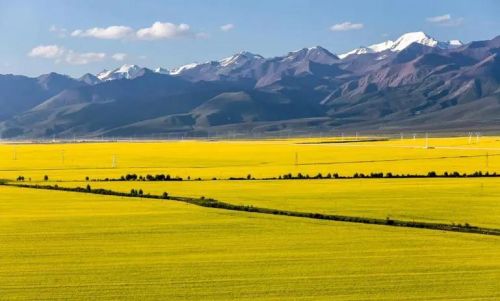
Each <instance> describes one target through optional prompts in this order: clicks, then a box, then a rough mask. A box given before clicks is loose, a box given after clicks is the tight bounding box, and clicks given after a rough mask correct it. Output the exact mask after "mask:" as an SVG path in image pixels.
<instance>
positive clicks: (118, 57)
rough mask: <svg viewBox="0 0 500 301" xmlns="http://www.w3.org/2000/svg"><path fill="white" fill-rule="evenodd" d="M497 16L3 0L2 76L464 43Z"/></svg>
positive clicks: (386, 5) (442, 6)
mask: <svg viewBox="0 0 500 301" xmlns="http://www.w3.org/2000/svg"><path fill="white" fill-rule="evenodd" d="M498 15H500V1H495V0H489V1H488V0H477V1H472V0H469V1H463V0H448V1H445V0H443V1H438V0H433V1H430V0H428V1H427V0H419V1H389V0H385V1H384V0H379V1H370V0H366V1H363V0H357V1H346V0H343V1H333V0H329V1H328V0H324V1H321V0H315V1H313V0H309V1H308V0H302V1H298V0H297V1H296V0H287V1H285V0H272V1H257V0H255V1H249V0H246V1H237V0H233V1H230V0H210V1H209V0H204V1H201V0H163V1H153V0H149V1H148V0H142V1H128V0H105V1H102V0H100V1H93V0H85V1H77V0H60V1H59V0H52V1H44V0H32V1H30V0H23V1H14V0H9V1H8V0H0V41H1V43H0V74H6V73H14V74H25V75H29V76H35V75H39V74H43V73H48V72H51V71H55V72H59V73H64V74H69V75H72V76H80V75H82V74H84V73H86V72H91V73H96V72H98V71H100V70H102V69H104V68H108V69H110V68H114V67H116V66H119V65H122V64H124V63H127V64H131V63H134V64H138V65H141V66H145V67H151V68H155V67H158V66H161V67H165V68H174V67H177V66H180V65H183V64H187V63H191V62H203V61H207V60H213V59H220V58H223V57H227V56H230V55H231V54H233V53H236V52H239V51H242V50H247V51H251V52H254V53H258V54H261V55H263V56H266V57H267V56H277V55H282V54H285V53H287V52H289V51H293V50H297V49H300V48H303V47H309V46H315V45H321V46H323V47H325V48H327V49H329V50H330V51H332V52H333V53H342V52H345V51H348V50H350V49H352V48H356V47H359V46H360V45H370V44H373V43H377V42H381V41H384V40H387V39H396V38H397V37H399V36H400V35H401V34H403V33H405V32H409V31H424V32H426V33H428V34H429V35H431V36H433V37H435V38H437V39H438V40H449V39H460V40H462V41H464V42H469V41H471V40H481V39H490V38H493V37H495V36H497V35H500V18H498Z"/></svg>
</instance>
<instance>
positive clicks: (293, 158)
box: [0, 137, 500, 300]
mask: <svg viewBox="0 0 500 301" xmlns="http://www.w3.org/2000/svg"><path fill="white" fill-rule="evenodd" d="M346 140H347V139H346ZM352 140H354V139H352V138H351V141H349V142H348V141H343V139H342V140H341V139H340V138H307V139H302V138H301V139H280V140H278V139H276V140H261V141H251V140H248V141H238V140H232V141H167V142H165V141H150V142H104V143H46V144H33V143H25V144H23V143H3V144H0V179H3V181H8V182H10V183H14V184H15V183H18V181H16V179H17V178H19V177H20V176H22V177H23V178H24V181H22V182H23V183H26V182H28V183H30V184H47V185H58V186H61V187H85V186H86V185H89V186H92V188H106V189H111V190H114V191H124V192H128V191H130V190H131V189H141V190H143V191H144V193H152V194H161V193H163V192H168V193H169V194H171V195H179V196H192V197H200V196H205V197H209V198H215V199H217V200H220V201H224V202H228V203H231V204H242V205H253V206H260V207H265V208H277V209H283V210H296V211H304V212H317V213H327V214H342V215H348V216H363V217H374V218H385V217H390V218H395V219H400V220H419V221H428V222H443V223H462V224H463V223H470V224H472V225H476V226H485V227H490V228H500V222H499V220H500V218H499V217H500V205H499V202H500V185H499V184H500V178H497V177H474V178H472V177H461V178H401V179H387V178H383V179H321V180H320V179H310V180H259V179H261V178H266V177H277V176H279V175H283V174H287V173H292V174H297V173H302V174H309V175H311V176H314V175H315V174H317V173H322V174H327V173H338V174H339V175H344V176H352V175H353V174H354V173H366V174H369V173H370V172H383V173H387V172H391V173H393V174H427V173H428V172H430V171H435V172H437V173H438V174H441V173H444V172H455V171H456V172H459V173H473V172H476V171H481V172H483V173H485V172H488V173H500V138H499V137H481V138H480V139H478V140H476V139H475V138H474V139H469V137H455V138H430V139H428V140H427V139H422V138H417V139H411V138H409V139H393V140H388V141H366V142H363V141H352ZM129 173H136V174H138V175H144V176H145V175H147V174H152V175H154V174H160V173H161V174H169V175H171V176H173V177H175V176H178V177H183V178H184V181H175V182H174V181H171V182H168V181H162V182H149V181H95V180H97V179H99V180H103V179H105V178H109V179H118V178H120V177H121V176H123V175H126V174H129ZM247 175H251V177H255V178H257V180H245V181H241V180H238V181H234V180H227V179H228V178H230V177H247ZM86 177H88V178H89V180H88V181H86V180H85V178H86ZM188 177H189V178H190V179H191V180H187V178H188ZM44 178H45V179H44ZM197 178H201V180H200V181H197V180H194V179H197ZM213 178H216V180H213ZM0 212H1V213H0V214H1V218H0V245H1V246H2V248H0V300H33V299H43V300H56V299H68V298H69V299H74V300H78V299H80V300H88V299H99V300H116V299H136V300H139V299H140V300H159V299H160V300H234V299H247V300H256V299H258V300H284V299H289V300H332V299H335V300H495V299H500V293H499V292H500V285H499V283H500V261H499V260H498V258H500V239H499V237H498V236H488V235H481V234H469V233H454V232H444V231H436V230H428V229H414V228H396V227H390V226H381V225H365V224H354V223H345V222H336V221H322V220H311V219H304V218H297V217H287V216H273V215H263V214H258V213H247V212H237V211H228V210H223V209H215V208H203V207H198V206H194V205H190V204H186V203H180V202H175V201H168V200H151V199H143V198H128V197H118V196H103V195H94V194H85V193H76V192H63V191H51V190H37V189H30V188H20V187H12V186H3V185H0Z"/></svg>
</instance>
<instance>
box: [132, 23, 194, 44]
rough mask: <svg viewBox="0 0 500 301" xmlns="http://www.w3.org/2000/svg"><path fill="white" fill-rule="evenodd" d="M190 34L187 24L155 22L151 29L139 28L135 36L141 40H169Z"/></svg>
mask: <svg viewBox="0 0 500 301" xmlns="http://www.w3.org/2000/svg"><path fill="white" fill-rule="evenodd" d="M189 34H190V27H189V25H187V24H184V23H181V24H179V25H176V24H174V23H169V22H167V23H162V22H155V23H153V25H151V27H146V28H141V29H139V30H138V31H137V33H136V35H137V38H138V39H141V40H159V39H171V38H177V37H182V36H187V35H189Z"/></svg>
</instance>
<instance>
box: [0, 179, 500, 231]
mask: <svg viewBox="0 0 500 301" xmlns="http://www.w3.org/2000/svg"><path fill="white" fill-rule="evenodd" d="M0 185H2V186H9V187H17V188H28V189H41V190H57V191H66V192H76V193H87V194H98V195H110V196H121V197H129V198H138V199H144V198H146V199H161V200H172V201H179V202H184V203H188V204H193V205H196V206H200V207H207V208H217V209H225V210H232V211H243V212H251V213H260V214H271V215H282V216H291V217H301V218H309V219H319V220H330V221H339V222H348V223H358V224H371V225H383V226H391V227H405V228H420V229H429V230H438V231H449V232H461V233H473V234H482V235H494V236H500V229H496V228H484V227H477V226H472V225H469V224H467V223H466V224H465V225H461V224H444V223H430V222H422V221H405V220H397V219H392V218H389V217H388V218H386V219H381V218H369V217H359V216H347V215H336V214H323V213H312V212H301V211H289V210H281V209H273V208H263V207H254V206H251V205H235V204H231V203H226V202H221V201H218V200H215V199H211V198H204V197H201V198H192V197H182V196H170V195H168V194H167V193H164V194H163V195H151V194H142V191H141V192H140V193H138V192H137V191H135V192H134V193H132V192H130V193H127V192H119V191H114V190H108V189H101V188H97V189H89V187H90V186H88V187H87V188H82V187H59V186H57V185H54V186H51V185H28V184H12V183H8V182H6V181H0Z"/></svg>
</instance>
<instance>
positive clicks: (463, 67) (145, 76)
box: [0, 32, 500, 138]
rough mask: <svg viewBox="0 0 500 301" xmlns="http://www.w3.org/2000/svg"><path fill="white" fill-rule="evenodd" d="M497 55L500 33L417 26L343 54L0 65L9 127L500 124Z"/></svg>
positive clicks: (27, 133)
mask: <svg viewBox="0 0 500 301" xmlns="http://www.w3.org/2000/svg"><path fill="white" fill-rule="evenodd" d="M499 56H500V36H498V37H496V38H493V39H491V40H484V41H474V42H470V43H466V44H463V43H462V42H460V41H457V40H452V41H439V40H436V39H434V38H432V37H430V36H428V35H426V34H425V33H423V32H413V33H407V34H404V35H402V36H401V37H400V38H398V39H397V40H395V41H391V40H390V41H385V42H382V43H378V44H375V45H371V46H367V47H360V48H357V49H354V50H352V51H349V52H347V53H344V54H340V55H335V54H333V53H331V52H329V51H328V50H327V49H325V48H323V47H320V46H316V47H311V48H304V49H300V50H297V51H293V52H289V53H288V54H286V55H283V56H279V57H272V58H265V57H263V56H260V55H257V54H253V53H250V52H246V51H243V52H240V53H237V54H235V55H233V56H231V57H228V58H225V59H222V60H218V61H209V62H205V63H193V64H189V65H185V66H181V67H179V68H175V69H171V70H168V69H166V68H161V67H159V68H156V69H148V68H142V67H139V66H137V65H123V66H121V67H118V68H116V69H114V70H104V71H102V72H100V73H98V74H90V73H88V74H85V75H83V76H82V77H81V78H78V79H75V78H71V77H68V76H65V75H60V74H57V73H50V74H46V75H42V76H39V77H36V78H30V77H26V76H21V75H0V105H1V106H2V108H3V109H2V110H1V112H0V134H1V136H2V138H39V137H53V136H57V137H72V136H74V135H77V136H86V137H92V136H113V137H116V136H151V135H169V134H188V135H206V134H207V133H209V134H210V133H214V132H221V131H222V132H224V131H226V132H240V133H244V134H251V133H256V132H258V133H261V132H271V133H275V132H277V133H279V132H290V131H323V130H335V129H338V130H370V131H403V130H405V131H407V130H408V131H409V130H411V131H424V130H425V131H427V130H446V131H471V130H498V129H500V57H499Z"/></svg>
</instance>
